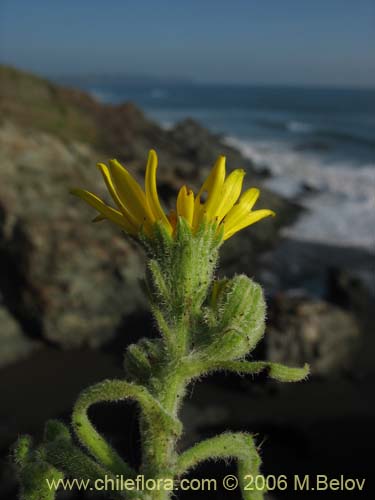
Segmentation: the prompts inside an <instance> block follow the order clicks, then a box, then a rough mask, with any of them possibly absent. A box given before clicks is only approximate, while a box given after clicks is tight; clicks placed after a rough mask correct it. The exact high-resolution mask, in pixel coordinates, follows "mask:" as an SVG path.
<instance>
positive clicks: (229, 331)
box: [196, 275, 266, 361]
mask: <svg viewBox="0 0 375 500" xmlns="http://www.w3.org/2000/svg"><path fill="white" fill-rule="evenodd" d="M265 310H266V307H265V302H264V297H263V291H262V288H261V287H260V286H259V285H258V284H257V283H255V282H254V281H252V280H251V279H249V278H248V277H247V276H245V275H239V276H235V277H234V278H233V279H232V280H222V281H216V282H215V283H214V285H213V288H212V295H211V299H210V305H209V307H208V313H207V314H206V318H208V319H207V321H206V322H207V323H208V328H206V331H205V333H204V334H203V335H202V338H201V339H198V338H197V339H196V341H197V344H198V345H199V343H200V344H201V346H202V347H201V355H203V356H204V357H205V358H206V359H211V360H212V359H215V360H217V361H219V360H230V359H236V358H239V357H242V356H244V355H245V354H247V353H248V352H249V351H251V350H252V349H254V347H255V346H256V344H257V343H258V342H259V340H260V339H261V338H262V336H263V334H264V328H265Z"/></svg>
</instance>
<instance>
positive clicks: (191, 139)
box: [167, 118, 253, 170]
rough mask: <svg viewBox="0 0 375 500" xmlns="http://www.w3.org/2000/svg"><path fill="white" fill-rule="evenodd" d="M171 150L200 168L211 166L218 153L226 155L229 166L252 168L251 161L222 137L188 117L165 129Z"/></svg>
mask: <svg viewBox="0 0 375 500" xmlns="http://www.w3.org/2000/svg"><path fill="white" fill-rule="evenodd" d="M167 134H168V139H169V141H170V144H171V150H173V151H174V152H175V155H176V156H178V157H181V158H184V159H185V160H186V159H187V160H189V161H191V162H192V163H194V164H196V165H199V166H200V167H201V168H203V169H204V168H211V166H212V161H213V159H216V158H217V156H218V155H219V154H222V155H224V156H226V157H227V162H228V165H231V168H246V169H247V170H252V168H253V163H252V162H251V160H249V159H245V158H244V157H243V156H242V155H241V153H240V152H239V151H238V150H237V149H235V148H233V147H231V146H229V145H228V144H226V143H225V141H224V138H222V137H221V136H220V135H218V134H213V133H212V132H210V131H209V130H207V129H206V128H204V127H202V125H200V124H199V123H198V122H196V121H195V120H193V119H191V118H188V119H186V120H183V121H181V122H180V123H178V124H177V125H176V126H175V127H174V128H173V129H171V130H169V131H167Z"/></svg>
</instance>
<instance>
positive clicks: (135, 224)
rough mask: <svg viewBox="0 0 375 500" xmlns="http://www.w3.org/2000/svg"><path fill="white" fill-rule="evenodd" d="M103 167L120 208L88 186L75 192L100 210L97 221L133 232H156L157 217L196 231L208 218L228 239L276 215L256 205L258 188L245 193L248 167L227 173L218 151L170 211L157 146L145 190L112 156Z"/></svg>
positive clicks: (168, 226)
mask: <svg viewBox="0 0 375 500" xmlns="http://www.w3.org/2000/svg"><path fill="white" fill-rule="evenodd" d="M98 168H99V170H100V171H101V173H102V175H103V178H104V182H105V183H106V186H107V189H108V191H109V193H110V195H111V197H112V199H113V201H114V203H115V205H116V208H112V207H110V206H109V205H107V204H106V203H104V201H103V200H101V199H100V198H99V197H98V196H96V195H95V194H93V193H90V192H89V191H86V190H83V189H73V190H72V193H73V194H75V195H77V196H79V197H80V198H82V199H83V200H84V201H86V203H88V204H89V205H91V206H92V207H93V208H95V209H96V210H97V211H98V212H99V215H98V216H97V217H96V218H95V219H94V220H95V221H98V220H103V219H108V220H110V221H112V222H114V223H115V224H117V225H118V226H120V227H122V228H123V229H124V230H125V231H126V232H127V233H129V234H131V235H134V236H137V235H138V234H139V233H140V231H143V232H144V233H145V234H146V235H147V236H149V237H152V235H153V225H154V224H155V223H156V222H158V221H159V222H161V223H162V224H163V226H164V227H165V228H166V229H167V231H168V232H169V233H170V234H173V232H174V230H175V228H176V224H177V218H178V217H183V218H184V219H186V221H187V222H188V224H189V225H190V227H191V229H192V230H193V232H194V231H195V230H196V229H197V228H198V227H199V226H200V224H201V223H202V222H203V221H206V222H216V223H217V224H218V229H221V228H222V227H223V238H224V240H226V239H228V238H230V237H231V236H233V235H234V234H235V233H236V232H237V231H240V230H241V229H243V228H245V227H247V226H250V225H251V224H254V223H255V222H258V221H259V220H261V219H264V218H265V217H268V216H269V215H275V214H274V212H273V211H272V210H255V211H253V210H252V208H253V207H254V205H255V202H256V201H257V199H258V197H259V189H256V188H251V189H248V190H247V191H245V192H244V193H243V194H242V195H241V190H242V183H243V178H244V176H245V171H244V170H241V169H237V170H234V171H233V172H231V173H230V174H229V175H228V176H227V177H226V176H225V157H224V156H219V158H218V159H217V161H216V163H215V165H214V166H213V168H212V170H211V172H210V174H209V175H208V177H207V179H206V180H205V182H204V183H203V185H202V187H201V188H200V190H199V192H198V194H197V195H196V196H194V193H193V191H191V190H190V189H188V188H187V187H186V186H182V188H181V189H180V191H179V193H178V196H177V202H176V210H175V211H171V212H170V213H169V215H168V216H167V215H166V214H165V212H164V210H163V208H162V207H161V204H160V201H159V196H158V192H157V186H156V170H157V156H156V152H155V151H154V150H151V151H150V152H149V155H148V161H147V167H146V175H145V189H144V190H143V189H142V188H141V186H140V185H139V184H138V182H137V181H136V180H135V179H134V177H133V176H132V175H131V174H130V173H129V172H128V171H127V170H126V168H125V167H123V166H122V165H121V164H120V163H119V162H118V161H117V160H110V161H109V165H108V166H107V165H105V164H104V163H99V164H98ZM203 196H205V200H203Z"/></svg>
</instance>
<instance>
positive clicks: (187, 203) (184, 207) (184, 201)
mask: <svg viewBox="0 0 375 500" xmlns="http://www.w3.org/2000/svg"><path fill="white" fill-rule="evenodd" d="M177 214H178V215H179V216H180V217H184V218H185V219H186V220H187V221H188V223H189V225H190V227H191V226H192V225H193V217H194V194H193V191H191V189H187V187H186V186H182V188H181V189H180V191H179V193H178V196H177Z"/></svg>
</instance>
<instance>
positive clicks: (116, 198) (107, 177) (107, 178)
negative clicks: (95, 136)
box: [97, 163, 138, 227]
mask: <svg viewBox="0 0 375 500" xmlns="http://www.w3.org/2000/svg"><path fill="white" fill-rule="evenodd" d="M97 167H98V169H99V170H100V172H101V173H102V175H103V179H104V182H105V184H106V186H107V189H108V191H109V193H110V195H111V196H112V198H113V201H114V202H115V203H116V205H117V206H118V208H119V209H120V211H121V212H122V213H123V214H124V216H125V218H126V219H127V220H129V221H130V222H131V224H132V225H133V226H134V227H137V225H138V222H137V220H136V218H135V217H134V216H133V215H132V214H131V213H130V212H129V210H128V209H127V207H126V206H125V205H124V203H123V202H122V201H121V199H120V197H119V195H118V194H117V192H116V189H115V186H114V184H113V182H112V179H111V174H110V172H109V169H108V167H107V165H105V164H104V163H98V164H97Z"/></svg>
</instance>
